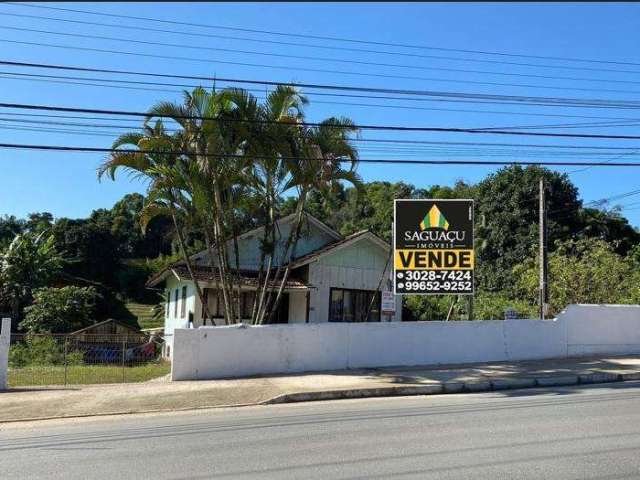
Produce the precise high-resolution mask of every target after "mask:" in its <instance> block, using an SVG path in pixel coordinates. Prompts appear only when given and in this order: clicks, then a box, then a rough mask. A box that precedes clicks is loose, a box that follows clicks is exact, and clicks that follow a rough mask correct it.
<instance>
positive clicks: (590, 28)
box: [0, 3, 640, 225]
mask: <svg viewBox="0 0 640 480" xmlns="http://www.w3.org/2000/svg"><path fill="white" fill-rule="evenodd" d="M42 5H44V4H42ZM48 5H49V6H59V7H68V8H76V9H85V10H91V11H96V12H108V13H122V14H127V15H138V16H146V17H154V18H160V19H169V20H179V21H183V22H197V23H204V24H208V25H218V26H227V27H240V28H249V29H260V30H271V31H279V32H288V33H300V34H312V35H326V36H334V37H348V38H356V39H365V40H371V41H377V42H393V43H403V44H414V45H424V46H433V47H444V48H453V49H465V50H479V51H492V52H504V53H511V54H525V55H540V56H544V57H572V58H585V59H600V60H611V61H622V62H635V63H638V64H639V65H637V66H620V65H614V64H589V63H580V62H567V61H558V60H549V59H547V60H544V59H540V60H537V59H525V58H517V57H515V58H514V57H505V56H495V55H494V56H490V55H481V54H471V53H457V52H443V51H438V50H429V49H415V48H413V49H411V48H404V49H401V48H395V47H382V46H372V45H366V44H353V43H352V44H345V43H341V42H332V41H327V40H303V39H295V38H288V37H282V36H268V35H263V34H256V33H246V32H245V33H241V32H237V31H228V30H224V29H205V28H197V27H191V26H175V25H162V24H158V23H153V22H136V21H134V20H125V19H115V18H105V17H99V16H93V15H86V14H78V13H70V12H61V11H49V10H44V9H36V8H28V7H25V6H17V5H6V4H0V58H1V59H6V60H13V61H25V62H40V63H57V64H68V65H76V66H89V67H98V68H116V69H125V70H126V69H130V70H138V71H151V72H162V73H182V74H193V75H208V76H216V77H225V76H226V77H233V78H246V79H262V80H264V79H268V80H275V81H282V82H287V81H299V82H312V83H327V84H339V85H359V86H370V87H384V88H389V87H392V88H407V89H421V90H438V91H449V92H473V93H491V94H500V95H531V96H554V97H571V98H601V99H614V100H639V99H640V55H639V54H638V50H637V47H638V44H637V41H634V39H637V38H638V37H637V35H638V32H637V26H638V24H639V21H640V5H638V4H606V3H602V4H592V3H585V4H502V3H498V4H467V3H463V4H413V3H410V4H402V3H388V4H383V3H374V4H364V3H359V4H348V3H346V4H338V3H330V4H311V3H304V4H292V3H282V4H267V3H264V4H251V3H244V4H223V3H215V4H201V3H195V4H189V3H179V4H178V3H176V4H172V3H158V4H152V3H140V4H135V3H129V4H125V3H114V4H103V3H94V4H91V3H82V4H80V3H74V4H70V3H68V4H65V3H59V4H48ZM2 14H18V15H36V16H40V17H45V16H46V17H51V18H59V19H75V20H84V21H93V22H107V23H115V24H118V25H131V26H134V25H136V24H138V25H144V26H147V27H154V28H163V29H169V30H181V31H187V32H191V33H194V32H196V33H197V32H200V33H208V34H218V35H221V36H237V37H243V38H246V39H253V40H254V41H240V40H232V39H228V38H227V39H225V38H199V37H194V36H185V35H179V34H175V33H172V34H169V33H165V34H162V33H151V32H141V31H135V30H127V29H117V28H112V27H106V26H105V27H99V26H89V25H82V24H73V23H64V22H56V21H53V20H45V19H42V18H40V19H35V18H25V17H17V16H11V15H2ZM7 27H13V28H27V29H37V30H48V31H53V32H59V33H75V34H83V35H100V36H108V37H117V38H121V39H124V40H126V39H132V40H142V41H150V42H164V43H182V44H188V45H192V46H194V47H197V48H193V49H187V48H176V47H161V46H154V45H140V44H133V43H127V42H120V41H108V40H96V39H79V38H75V37H65V36H61V35H54V34H50V33H35V32H25V31H19V30H12V29H8V28H7ZM264 39H269V40H284V41H292V42H296V41H297V42H306V43H310V44H315V45H321V46H322V45H324V46H336V47H350V48H362V49H374V50H383V49H384V50H387V51H392V52H399V53H414V54H415V53H419V54H422V55H431V56H445V57H455V58H457V59H458V60H451V59H450V58H449V59H442V58H440V59H436V58H414V57H407V56H402V55H397V54H396V55H383V54H378V53H365V52H352V51H343V50H329V49H321V48H311V47H299V46H288V45H276V44H268V43H265V42H262V41H260V40H264ZM10 41H13V42H15V41H18V42H20V41H22V42H32V43H50V44H58V45H66V46H72V47H73V46H75V47H85V48H99V49H113V50H126V51H130V52H137V53H144V54H150V55H166V56H184V57H193V58H196V59H199V61H184V60H176V59H174V60H169V59H158V58H149V57H141V56H134V55H123V54H108V53H100V52H89V51H81V50H73V49H63V48H53V47H45V46H34V45H24V44H17V43H11V42H10ZM205 48H224V49H230V50H245V51H255V52H262V53H278V54H286V55H305V56H312V57H332V58H335V59H340V60H358V61H366V62H379V63H395V64H401V65H404V67H393V68H392V67H383V66H370V65H356V64H349V63H344V62H327V61H320V60H302V59H297V60H295V59H287V58H277V57H269V56H264V55H257V54H248V53H237V52H221V51H215V50H206V49H205ZM473 60H491V61H495V60H506V61H513V62H520V63H531V64H538V65H540V64H544V65H553V66H556V67H562V66H565V67H566V66H572V67H586V68H596V69H601V68H608V69H610V70H617V71H611V72H602V71H593V70H571V69H566V68H565V69H563V68H545V67H525V66H518V65H504V64H493V63H486V62H477V61H473ZM221 62H245V63H256V64H264V65H266V66H265V67H257V66H238V65H229V64H225V63H221ZM269 67H278V68H269ZM279 67H281V68H279ZM303 68H311V69H330V70H340V71H342V72H352V74H345V73H327V72H309V71H304V70H301V69H303ZM428 68H451V69H466V70H481V71H484V72H487V71H491V72H494V73H495V74H493V75H492V74H487V73H468V72H467V73H463V72H452V71H442V70H428ZM619 70H626V72H620V71H619ZM0 71H1V73H0V99H1V100H0V102H9V103H10V102H14V103H32V104H51V105H57V106H73V107H85V108H102V109H124V110H138V111H140V110H146V109H147V108H148V107H149V106H150V105H151V104H153V103H154V102H156V101H158V100H161V99H164V100H168V99H178V98H179V96H180V94H179V92H177V91H176V92H174V91H168V92H164V91H162V92H160V91H138V90H131V89H116V88H98V87H95V86H86V85H85V86H82V85H69V84H59V83H50V82H35V81H24V80H16V79H15V78H7V75H8V74H10V73H47V74H58V75H59V74H60V72H57V73H56V72H51V71H48V72H43V71H41V70H39V71H36V70H28V69H17V68H11V67H2V66H0ZM499 73H509V74H516V73H517V74H525V75H541V76H542V75H544V76H552V77H557V76H565V77H580V78H586V79H590V81H587V80H581V81H573V80H560V79H553V78H552V79H539V78H531V77H518V76H515V75H511V76H507V75H499ZM372 75H401V76H410V77H422V79H408V78H383V77H379V76H372ZM113 78H116V77H113ZM598 80H600V81H598ZM603 80H608V81H603ZM634 81H637V82H638V83H637V84H633V82H634ZM471 82H494V83H520V84H526V85H528V86H496V85H483V84H478V83H471ZM624 82H628V83H624ZM540 86H550V87H554V88H538V87H540ZM159 88H162V87H159ZM168 88H169V89H171V90H176V88H175V87H168ZM578 89H584V90H578ZM599 89H602V90H623V91H624V92H611V91H607V92H603V91H599ZM310 98H311V106H310V107H309V108H308V111H307V114H308V118H309V119H310V120H311V121H316V120H321V119H323V118H325V117H328V116H332V115H340V116H348V117H351V118H352V119H353V120H354V121H355V122H356V123H361V124H365V123H366V124H394V125H422V126H438V127H469V128H479V127H498V126H499V127H502V126H520V125H525V126H526V125H551V124H563V123H576V122H599V121H603V120H598V119H580V118H573V117H566V118H565V117H555V116H553V115H574V116H587V117H588V116H600V117H602V116H604V117H607V118H624V119H634V118H637V117H634V114H633V111H631V110H626V111H625V110H610V109H583V108H580V109H578V108H566V107H540V106H536V107H532V106H519V105H482V104H481V105H473V104H461V103H444V102H418V101H390V100H386V101H376V100H367V99H365V100H354V99H345V98H335V97H318V96H311V97H310ZM314 100H315V102H314ZM318 102H328V103H318ZM332 102H333V103H332ZM336 103H343V104H336ZM344 103H369V104H375V103H377V104H379V105H385V106H383V107H376V108H374V107H370V106H357V105H344ZM398 106H400V107H403V108H396V107H398ZM390 107H394V108H390ZM452 110H458V111H452ZM460 110H466V111H460ZM469 110H471V111H469ZM7 112H13V113H16V112H17V111H15V110H13V111H12V110H7V109H0V118H4V119H5V120H4V121H0V139H1V140H0V142H5V143H31V144H49V145H76V146H104V147H108V146H110V144H111V141H112V138H111V137H109V136H104V135H103V136H89V135H86V133H88V130H87V129H85V128H84V127H77V128H76V130H78V129H80V130H81V132H80V133H73V134H70V133H61V132H46V131H38V127H37V126H36V127H35V128H36V130H16V129H15V127H16V126H18V124H17V123H12V122H7V120H6V119H7V116H6V115H4V114H6V113H7ZM548 115H551V116H548ZM13 118H16V117H13ZM18 118H20V117H18ZM22 118H28V117H22ZM66 121H67V122H73V120H68V119H67V120H66ZM130 123H131V124H132V125H134V124H135V123H136V122H135V121H131V122H130ZM26 126H27V127H28V128H33V127H34V126H33V125H32V124H31V125H29V124H27V125H26ZM12 128H14V129H12ZM56 128H66V129H73V127H69V126H68V127H56ZM555 131H559V130H558V129H556V130H555ZM567 131H571V132H584V133H602V134H608V133H610V134H621V133H623V134H637V132H638V130H637V127H634V126H628V127H615V128H612V127H609V128H594V127H582V128H580V129H569V130H567ZM109 132H110V133H114V132H111V131H109ZM83 133H84V134H83ZM103 133H104V132H103ZM362 136H363V137H365V138H376V139H380V138H385V139H411V140H428V141H463V142H503V143H504V142H506V143H520V144H522V143H537V144H553V145H572V144H578V145H589V146H615V147H634V146H636V145H638V142H637V141H628V140H626V141H625V140H585V139H568V140H557V139H551V140H549V139H546V138H528V137H500V136H496V135H463V134H438V133H419V134H418V133H412V134H407V133H399V134H396V133H393V132H364V133H363V135H362ZM366 145H367V146H368V147H369V148H371V144H366ZM489 148H491V147H489ZM515 150H516V149H515V148H514V149H511V151H512V152H514V153H512V154H511V156H509V157H508V159H509V160H515V161H517V160H526V159H540V160H543V159H547V160H554V159H558V158H553V157H552V156H548V155H547V156H545V157H542V156H541V154H539V153H537V152H540V151H541V150H542V149H538V150H536V151H535V152H536V153H531V150H528V151H527V152H524V151H523V150H522V149H519V152H520V153H518V152H515ZM525 150H526V149H525ZM551 150H552V151H553V152H556V151H559V150H556V149H551ZM639 151H640V147H639ZM463 153H464V155H467V156H465V157H460V156H459V155H461V153H460V151H453V150H451V149H448V150H447V149H443V150H440V151H438V152H434V151H429V152H427V151H420V152H415V151H401V150H399V149H398V148H395V150H393V151H388V150H384V149H383V150H373V149H370V150H363V151H362V153H361V156H362V157H363V158H383V157H384V158H408V159H418V158H430V159H431V158H458V159H462V158H467V159H468V158H471V159H473V152H468V151H467V152H463ZM476 153H478V154H480V153H481V152H480V151H478V150H477V149H476ZM484 153H485V154H486V153H487V150H485V151H484ZM469 155H471V156H469ZM531 155H534V156H531ZM615 156H616V155H612V156H609V157H599V158H598V159H601V160H608V159H611V158H614V157H615ZM496 158H506V157H496ZM571 158H573V159H574V160H593V159H594V157H589V156H585V157H571ZM626 159H628V160H631V159H634V160H636V161H637V160H638V157H632V156H626V157H625V156H623V157H621V160H622V161H624V160H626ZM102 160H103V155H102V154H78V153H59V152H33V151H17V150H5V149H0V165H1V167H2V170H1V171H2V183H1V186H0V215H1V214H14V215H17V216H24V215H26V214H28V213H30V212H34V211H49V212H52V213H53V214H54V215H55V216H68V217H84V216H87V215H88V214H89V213H90V212H91V210H93V209H95V208H100V207H110V206H111V205H112V204H113V203H114V202H115V201H117V200H118V199H119V198H121V197H122V195H124V194H125V193H129V192H134V191H139V192H143V191H144V186H143V185H141V184H140V183H139V182H138V181H137V180H131V179H129V178H127V177H125V176H121V177H120V178H119V179H118V180H117V181H116V182H111V181H109V180H104V181H102V182H100V183H99V182H98V181H97V179H96V168H97V167H98V165H99V164H100V162H101V161H102ZM493 170H495V168H490V167H476V166H464V167H461V166H400V165H398V166H389V165H362V166H361V167H360V170H359V171H360V173H361V174H362V175H363V177H364V178H365V180H368V181H372V180H388V181H400V180H403V181H406V182H409V183H414V184H416V185H417V186H419V187H426V186H429V185H433V184H452V183H453V182H455V181H456V180H458V179H463V180H466V181H469V182H475V181H478V180H480V179H482V178H483V177H484V176H486V175H487V174H488V173H490V172H491V171H493ZM559 170H560V171H574V170H576V168H574V167H568V168H564V169H559ZM638 178H639V175H638V171H637V169H633V168H592V169H589V170H586V171H582V172H577V173H573V174H572V175H571V179H572V180H573V181H574V182H575V183H576V185H577V186H578V187H579V189H580V195H581V197H582V198H583V199H584V200H586V201H590V200H595V199H599V198H604V197H608V196H612V195H615V194H618V193H624V192H628V191H631V190H634V189H637V188H638V186H637V183H638V182H637V180H638ZM638 200H640V199H638V198H637V197H630V198H628V199H625V200H624V201H621V203H623V204H625V205H627V204H630V203H633V202H634V201H638ZM636 208H637V207H634V206H633V205H631V206H629V207H628V210H625V211H624V212H625V215H627V217H628V218H629V219H630V221H631V223H633V224H634V225H640V209H639V210H636Z"/></svg>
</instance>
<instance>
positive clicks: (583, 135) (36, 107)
mask: <svg viewBox="0 0 640 480" xmlns="http://www.w3.org/2000/svg"><path fill="white" fill-rule="evenodd" d="M0 107H4V108H15V109H25V110H45V111H55V112H75V113H96V114H105V115H126V116H135V117H143V118H149V117H157V118H173V119H182V120H213V121H220V120H221V119H220V118H216V117H203V116H190V115H173V116H170V115H149V113H148V112H135V111H126V110H103V109H96V108H76V107H56V106H50V105H27V104H21V103H0ZM224 121H228V122H239V123H258V124H279V123H282V122H279V121H270V120H247V119H234V118H226V119H224ZM296 125H298V126H306V127H325V128H342V129H344V128H353V129H358V130H389V131H400V132H448V133H475V134H485V135H487V134H488V135H518V136H535V137H558V138H593V139H611V140H640V136H634V135H599V134H591V133H550V132H519V131H509V130H491V131H484V130H478V129H472V128H452V127H409V126H400V125H355V124H354V125H351V126H348V127H347V126H344V125H338V124H330V123H322V122H301V123H297V124H296Z"/></svg>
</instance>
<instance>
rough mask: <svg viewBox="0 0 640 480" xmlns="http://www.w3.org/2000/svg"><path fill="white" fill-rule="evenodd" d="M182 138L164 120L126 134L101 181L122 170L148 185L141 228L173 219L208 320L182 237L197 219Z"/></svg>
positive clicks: (116, 143) (118, 141)
mask: <svg viewBox="0 0 640 480" xmlns="http://www.w3.org/2000/svg"><path fill="white" fill-rule="evenodd" d="M122 147H126V148H122ZM182 147H183V141H182V138H181V135H179V134H176V135H169V134H168V133H167V131H166V129H165V127H164V124H163V122H162V121H161V120H158V121H156V122H155V124H154V125H153V126H150V125H149V124H148V123H145V125H144V126H143V129H142V132H141V133H138V132H130V133H125V134H123V135H121V136H120V137H118V138H117V139H116V140H115V141H114V142H113V146H112V148H113V149H114V150H115V151H114V152H113V153H112V154H111V155H110V157H109V159H107V160H106V161H105V162H104V163H103V164H102V165H101V166H100V167H99V169H98V178H99V179H101V178H102V177H103V176H105V175H108V176H109V177H110V178H111V179H112V180H115V176H116V172H117V170H119V169H124V170H125V171H128V172H129V173H130V174H131V175H132V176H134V177H136V178H140V179H143V180H145V181H147V182H148V184H149V185H148V191H147V202H146V204H145V206H144V208H143V210H142V212H141V218H140V222H141V227H142V229H143V230H145V229H146V227H147V225H148V223H149V222H150V221H151V219H152V218H154V217H156V216H158V215H161V214H166V215H168V216H169V217H171V219H172V221H173V224H174V228H175V232H176V236H177V238H178V244H179V246H180V251H181V254H182V257H183V260H184V262H185V265H186V267H187V270H188V272H189V275H190V277H191V279H192V281H193V282H194V284H195V287H196V292H197V295H198V297H199V299H200V301H201V302H202V305H203V308H204V312H205V322H206V319H207V318H209V317H210V315H209V312H208V306H207V304H206V302H204V294H203V292H202V289H201V288H200V286H199V284H198V282H197V281H196V278H195V275H194V270H193V265H192V262H191V258H190V256H189V254H188V251H187V246H186V242H185V239H184V236H183V234H182V225H181V224H182V223H189V221H190V220H191V221H192V220H193V219H194V216H195V215H194V208H193V202H191V200H190V198H189V195H188V194H186V193H185V191H186V188H185V181H184V178H185V177H186V175H185V172H188V171H189V164H190V160H189V158H188V156H185V155H184V154H183V151H182Z"/></svg>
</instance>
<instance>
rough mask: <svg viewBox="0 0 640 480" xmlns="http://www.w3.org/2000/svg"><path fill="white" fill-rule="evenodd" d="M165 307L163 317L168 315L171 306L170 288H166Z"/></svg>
mask: <svg viewBox="0 0 640 480" xmlns="http://www.w3.org/2000/svg"><path fill="white" fill-rule="evenodd" d="M166 297H167V307H166V308H165V309H164V316H165V317H167V318H168V317H169V315H170V314H171V310H169V309H170V308H171V290H167V294H166Z"/></svg>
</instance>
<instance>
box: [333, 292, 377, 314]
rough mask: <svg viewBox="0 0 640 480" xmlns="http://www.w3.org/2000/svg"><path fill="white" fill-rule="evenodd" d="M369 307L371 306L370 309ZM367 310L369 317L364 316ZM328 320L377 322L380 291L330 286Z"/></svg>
mask: <svg viewBox="0 0 640 480" xmlns="http://www.w3.org/2000/svg"><path fill="white" fill-rule="evenodd" d="M372 299H373V305H372V304H371V300H372ZM369 308H371V310H370V311H369ZM367 311H369V317H368V318H365V317H366V315H367ZM329 321H330V322H379V321H380V292H375V291H373V290H350V289H344V288H332V289H331V294H330V299H329Z"/></svg>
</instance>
